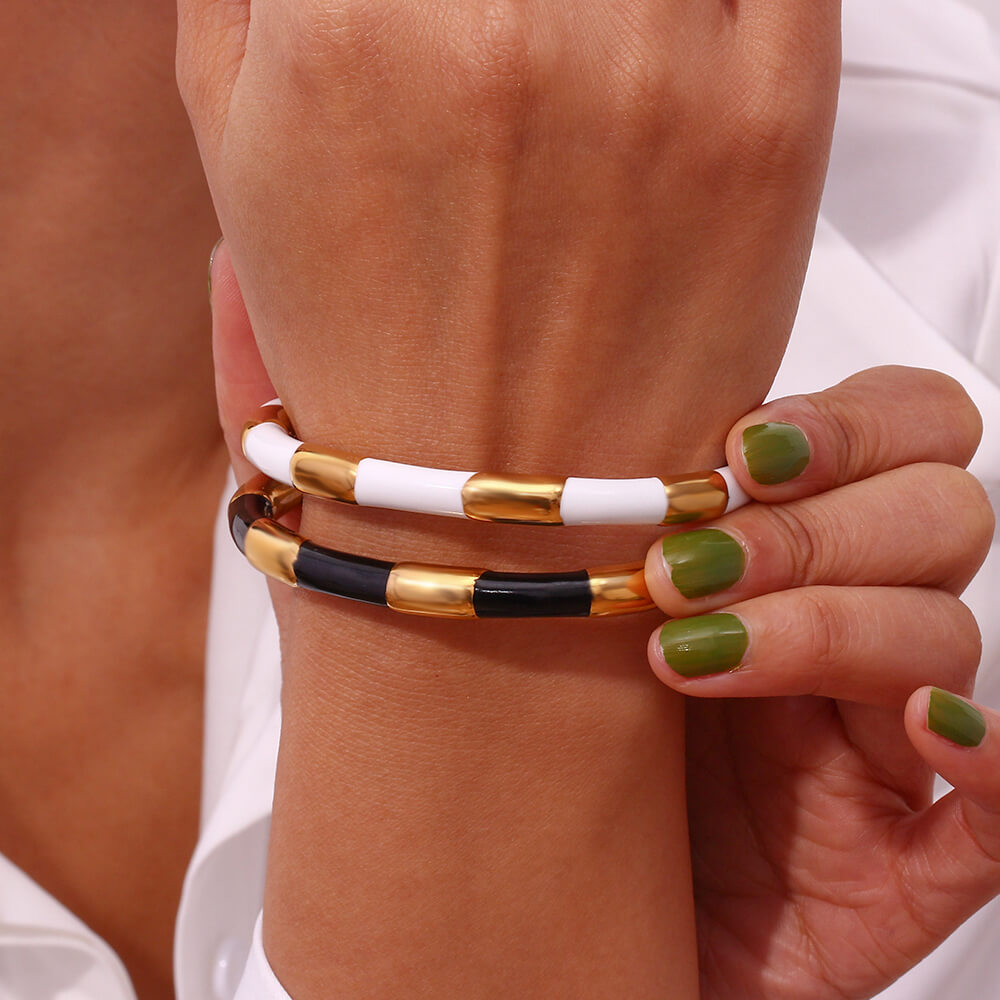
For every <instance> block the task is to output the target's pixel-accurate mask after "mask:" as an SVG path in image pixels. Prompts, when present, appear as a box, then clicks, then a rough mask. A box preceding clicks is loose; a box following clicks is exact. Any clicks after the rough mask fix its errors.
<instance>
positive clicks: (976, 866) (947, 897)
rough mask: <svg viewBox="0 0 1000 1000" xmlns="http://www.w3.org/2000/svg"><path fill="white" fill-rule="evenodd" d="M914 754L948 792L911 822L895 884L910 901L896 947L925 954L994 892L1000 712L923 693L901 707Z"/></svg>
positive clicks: (998, 863) (999, 868)
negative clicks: (914, 917)
mask: <svg viewBox="0 0 1000 1000" xmlns="http://www.w3.org/2000/svg"><path fill="white" fill-rule="evenodd" d="M905 722H906V731H907V734H908V735H909V737H910V740H911V742H912V744H913V746H914V748H915V749H916V750H917V752H918V753H919V754H920V755H921V756H922V757H923V758H924V760H925V761H926V762H927V763H928V764H929V765H930V766H931V767H932V768H933V769H934V770H935V771H936V772H937V773H938V774H940V775H941V776H942V777H943V778H945V779H946V780H947V781H948V782H949V783H950V784H951V785H952V786H953V787H954V791H953V792H950V793H949V794H948V795H946V796H944V798H942V799H940V800H939V801H938V802H936V803H935V804H934V805H933V806H931V807H930V808H929V809H928V810H926V811H925V812H924V813H922V814H920V815H919V816H916V817H913V819H912V820H911V821H910V823H909V827H910V829H909V830H908V833H909V837H908V848H907V851H906V853H905V855H904V858H903V865H902V868H901V875H902V877H901V878H899V879H898V880H897V884H898V885H899V887H900V888H901V890H902V891H904V892H905V893H907V894H908V896H909V905H908V906H907V907H906V912H909V913H919V914H920V920H919V921H918V922H907V925H906V927H905V933H906V934H908V935H909V936H910V937H911V939H912V940H911V941H908V942H907V941H901V942H900V945H901V946H902V948H903V949H904V950H905V949H907V948H909V949H910V950H913V951H918V950H921V951H927V950H930V949H931V948H933V947H934V946H935V945H936V944H937V943H938V942H939V941H940V940H942V939H943V938H944V937H945V936H946V935H948V934H950V933H951V931H952V930H954V928H956V927H957V926H958V925H959V924H961V923H962V922H963V921H964V920H966V919H967V918H968V917H970V916H971V915H972V914H973V913H975V912H976V910H978V909H979V908H980V907H981V906H983V905H984V904H985V903H987V902H989V900H990V899H992V898H993V897H994V896H995V895H996V894H997V892H998V891H1000V714H998V713H997V712H994V711H992V710H991V709H988V708H985V707H983V706H981V705H975V704H973V703H971V702H968V701H966V700H964V699H962V698H958V697H957V696H955V695H953V694H951V693H950V692H947V691H941V690H935V689H931V688H922V689H921V690H919V691H916V692H914V694H913V696H912V697H911V698H910V700H909V703H908V704H907V706H906V713H905Z"/></svg>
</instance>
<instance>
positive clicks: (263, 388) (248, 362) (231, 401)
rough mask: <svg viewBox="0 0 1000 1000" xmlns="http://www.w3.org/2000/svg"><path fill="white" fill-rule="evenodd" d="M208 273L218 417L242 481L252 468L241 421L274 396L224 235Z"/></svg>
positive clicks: (237, 476)
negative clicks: (246, 456)
mask: <svg viewBox="0 0 1000 1000" xmlns="http://www.w3.org/2000/svg"><path fill="white" fill-rule="evenodd" d="M209 274H210V296H211V301H212V352H213V354H214V356H215V391H216V397H217V399H218V404H219V423H220V424H221V425H222V432H223V434H224V435H225V438H226V446H227V447H228V448H229V458H230V462H231V463H232V466H233V469H234V471H235V472H236V478H237V480H239V481H240V482H243V481H244V480H246V479H248V478H250V477H251V476H252V475H254V474H255V472H256V470H255V469H254V468H253V466H252V465H250V463H249V462H248V461H247V460H246V459H245V458H244V457H243V451H242V448H241V445H240V439H241V437H242V434H243V426H244V425H245V424H246V422H247V420H248V419H249V418H250V417H251V416H252V415H253V413H254V411H255V410H256V409H257V407H259V406H261V405H262V404H263V403H266V402H268V400H271V399H273V398H274V396H275V392H274V387H273V386H272V385H271V380H270V378H269V377H268V374H267V372H266V370H265V369H264V362H263V361H261V359H260V352H259V351H258V350H257V342H256V341H255V340H254V336H253V329H252V328H251V326H250V320H249V318H248V316H247V311H246V306H244V304H243V296H242V294H241V293H240V286H239V282H238V281H237V280H236V274H235V272H234V271H233V265H232V260H231V258H230V256H229V250H228V248H227V246H226V243H225V241H224V240H223V241H220V242H219V243H218V244H216V247H215V250H214V251H213V253H212V259H211V263H210V265H209Z"/></svg>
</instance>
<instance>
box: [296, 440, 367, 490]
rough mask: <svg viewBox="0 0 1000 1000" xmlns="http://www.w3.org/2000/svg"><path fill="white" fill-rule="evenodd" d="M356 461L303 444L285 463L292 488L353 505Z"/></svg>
mask: <svg viewBox="0 0 1000 1000" xmlns="http://www.w3.org/2000/svg"><path fill="white" fill-rule="evenodd" d="M359 461H360V459H358V458H355V457H354V456H353V455H345V454H344V453H343V452H339V451H333V450H331V449H329V448H321V447H318V446H317V445H306V444H304V445H302V446H301V447H300V448H297V449H296V450H295V453H294V454H293V455H292V460H291V462H290V463H289V472H290V474H291V479H292V485H293V486H294V487H295V488H296V489H298V490H301V491H302V492H303V493H308V494H310V495H311V496H315V497H324V498H325V499H327V500H339V501H340V502H341V503H357V500H355V499H354V484H355V483H356V482H357V481H358V462H359Z"/></svg>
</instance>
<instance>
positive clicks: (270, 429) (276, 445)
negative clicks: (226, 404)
mask: <svg viewBox="0 0 1000 1000" xmlns="http://www.w3.org/2000/svg"><path fill="white" fill-rule="evenodd" d="M300 444H302V442H301V441H296V440H295V438H293V437H290V436H289V435H288V434H286V433H285V431H284V428H282V427H279V426H278V425H277V424H271V423H263V424H257V426H256V427H251V428H250V430H248V431H247V433H246V437H245V438H244V441H243V451H244V454H245V455H246V457H247V458H248V459H249V460H250V461H251V462H253V464H254V465H256V466H257V468H258V469H260V471H261V472H263V473H264V474H265V475H267V476H270V477H271V478H272V479H277V480H278V482H280V483H284V484H285V485H286V486H291V485H292V477H291V475H290V474H289V471H288V466H289V463H290V462H291V461H292V455H294V454H295V449H296V448H298V446H299V445H300Z"/></svg>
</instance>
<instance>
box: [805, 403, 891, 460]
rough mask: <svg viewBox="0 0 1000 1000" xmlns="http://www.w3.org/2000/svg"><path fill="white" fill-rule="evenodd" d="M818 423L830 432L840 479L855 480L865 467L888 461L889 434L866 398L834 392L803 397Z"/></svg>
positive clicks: (826, 431) (827, 432)
mask: <svg viewBox="0 0 1000 1000" xmlns="http://www.w3.org/2000/svg"><path fill="white" fill-rule="evenodd" d="M802 399H803V401H804V403H805V405H806V407H807V409H808V411H810V413H811V415H812V417H813V418H814V419H815V421H816V422H817V424H818V425H819V426H820V427H822V428H823V430H824V431H825V433H826V434H828V435H829V437H830V440H831V442H832V444H833V459H834V462H835V464H836V466H837V467H838V468H839V469H840V470H841V473H842V474H841V478H843V479H844V480H853V479H857V478H859V477H861V476H862V475H864V474H865V472H866V470H869V469H872V468H875V467H879V466H881V465H885V464H888V461H889V447H890V436H889V435H886V434H883V433H881V431H880V427H879V424H878V422H877V421H876V420H873V419H872V415H871V413H870V411H869V409H868V406H867V405H866V403H865V399H864V398H860V399H855V398H854V397H850V396H844V395H842V394H837V393H833V392H820V393H814V394H813V395H810V396H803V397H802Z"/></svg>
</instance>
